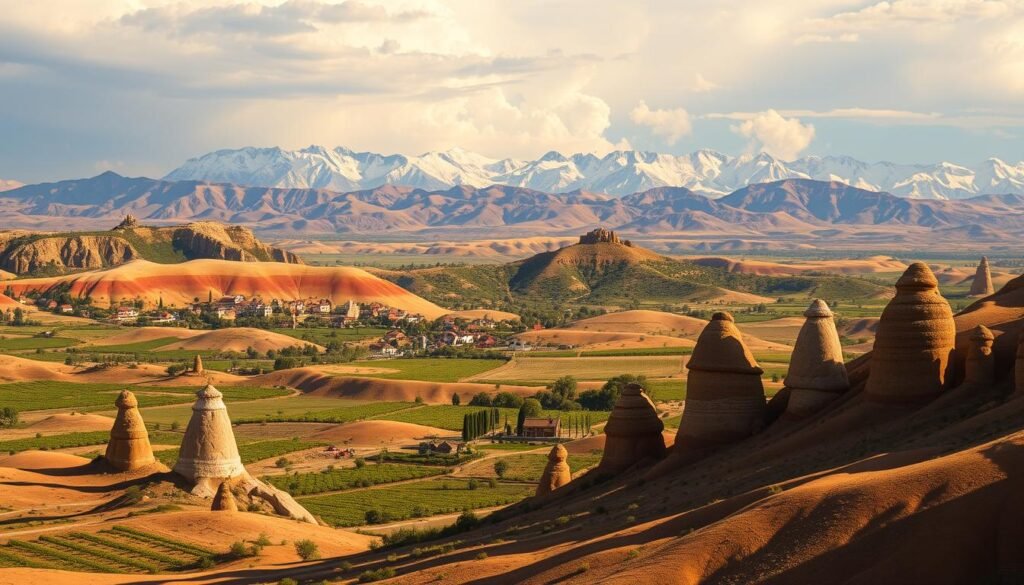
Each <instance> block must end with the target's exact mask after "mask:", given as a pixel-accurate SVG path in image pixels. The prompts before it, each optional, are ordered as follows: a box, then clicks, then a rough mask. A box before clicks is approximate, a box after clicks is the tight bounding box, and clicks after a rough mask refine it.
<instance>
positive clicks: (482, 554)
mask: <svg viewBox="0 0 1024 585" xmlns="http://www.w3.org/2000/svg"><path fill="white" fill-rule="evenodd" d="M486 558H487V553H485V552H484V551H480V552H478V553H476V560H478V561H482V560H484V559H486Z"/></svg>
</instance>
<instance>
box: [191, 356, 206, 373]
mask: <svg viewBox="0 0 1024 585" xmlns="http://www.w3.org/2000/svg"><path fill="white" fill-rule="evenodd" d="M192 373H193V374H202V373H203V356H201V355H199V354H198V353H197V354H196V357H195V359H193V360H192Z"/></svg>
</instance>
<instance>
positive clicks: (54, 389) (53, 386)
mask: <svg viewBox="0 0 1024 585" xmlns="http://www.w3.org/2000/svg"><path fill="white" fill-rule="evenodd" d="M201 384H202V383H201V382H199V381H197V383H196V385H195V386H125V385H123V384H97V383H86V384H80V383H75V382H61V381H51V380H44V381H33V382H15V383H11V384H0V404H2V405H4V406H13V407H14V408H17V409H18V410H20V411H28V410H49V409H54V408H77V409H82V410H100V409H109V408H110V407H112V405H113V404H114V399H115V398H117V394H118V393H119V392H121V390H124V389H125V388H128V389H129V390H131V391H132V392H134V393H135V396H136V398H138V399H139V405H140V406H142V407H153V406H162V405H168V404H179V403H189V402H193V401H194V400H195V392H196V390H198V389H199V387H200V386H201ZM220 391H221V392H222V393H223V394H224V398H225V400H228V401H231V400H256V399H259V398H270V397H273V396H284V395H287V394H289V391H288V390H282V389H277V388H260V387H255V386H225V387H223V388H220Z"/></svg>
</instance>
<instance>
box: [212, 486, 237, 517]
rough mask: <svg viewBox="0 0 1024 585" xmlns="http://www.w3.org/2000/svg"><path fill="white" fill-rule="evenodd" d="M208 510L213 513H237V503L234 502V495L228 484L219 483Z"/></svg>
mask: <svg viewBox="0 0 1024 585" xmlns="http://www.w3.org/2000/svg"><path fill="white" fill-rule="evenodd" d="M210 510H212V511H214V512H237V511H238V503H237V502H236V501H235V494H233V493H232V492H231V486H229V485H228V482H226V481H222V482H220V487H218V488H217V495H216V496H214V497H213V505H212V506H210Z"/></svg>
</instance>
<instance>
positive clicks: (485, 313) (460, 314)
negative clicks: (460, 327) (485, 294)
mask: <svg viewBox="0 0 1024 585" xmlns="http://www.w3.org/2000/svg"><path fill="white" fill-rule="evenodd" d="M448 315H449V316H452V317H455V318H456V319H469V320H473V319H490V320H491V321H518V320H519V315H516V314H515V313H509V312H507V311H495V310H494V309H469V310H466V311H452V312H451V313H448Z"/></svg>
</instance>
